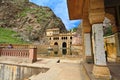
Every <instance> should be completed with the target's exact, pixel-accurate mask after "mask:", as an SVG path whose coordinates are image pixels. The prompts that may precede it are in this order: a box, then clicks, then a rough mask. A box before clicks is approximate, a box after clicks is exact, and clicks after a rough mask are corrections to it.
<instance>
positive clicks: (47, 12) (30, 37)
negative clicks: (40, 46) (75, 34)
mask: <svg viewBox="0 0 120 80" xmlns="http://www.w3.org/2000/svg"><path fill="white" fill-rule="evenodd" d="M0 27H4V28H11V29H13V30H15V31H16V32H18V34H17V35H16V37H21V39H23V40H25V41H41V40H44V35H45V31H46V29H48V28H54V27H59V28H60V30H61V32H66V28H65V26H64V24H63V23H62V21H61V20H60V18H58V17H56V15H55V14H54V13H53V11H52V10H51V9H50V8H48V7H41V6H37V5H35V4H33V3H30V2H29V0H0Z"/></svg>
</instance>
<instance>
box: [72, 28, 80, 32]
mask: <svg viewBox="0 0 120 80" xmlns="http://www.w3.org/2000/svg"><path fill="white" fill-rule="evenodd" d="M77 29H78V28H77V27H75V28H73V29H71V30H70V32H76V31H77Z"/></svg>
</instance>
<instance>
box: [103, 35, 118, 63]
mask: <svg viewBox="0 0 120 80" xmlns="http://www.w3.org/2000/svg"><path fill="white" fill-rule="evenodd" d="M104 42H105V50H106V53H107V57H108V61H114V62H115V61H116V58H117V48H116V41H115V35H111V36H108V37H104Z"/></svg>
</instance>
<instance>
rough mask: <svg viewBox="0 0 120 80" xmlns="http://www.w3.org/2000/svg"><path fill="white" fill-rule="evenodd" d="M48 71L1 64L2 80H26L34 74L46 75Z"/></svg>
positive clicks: (0, 75) (0, 79) (0, 77)
mask: <svg viewBox="0 0 120 80" xmlns="http://www.w3.org/2000/svg"><path fill="white" fill-rule="evenodd" d="M47 70H48V69H47V68H33V67H25V66H16V65H8V64H0V80H25V79H27V78H29V77H30V76H32V75H33V74H38V73H44V72H46V71H47Z"/></svg>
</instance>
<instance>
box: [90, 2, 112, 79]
mask: <svg viewBox="0 0 120 80" xmlns="http://www.w3.org/2000/svg"><path fill="white" fill-rule="evenodd" d="M104 18H105V11H104V0H90V6H89V21H90V24H91V25H92V47H93V55H94V66H93V71H92V72H93V75H94V76H95V78H98V79H104V80H109V79H110V78H111V75H110V71H109V68H108V67H107V64H106V58H105V50H104V38H103V21H104Z"/></svg>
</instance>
